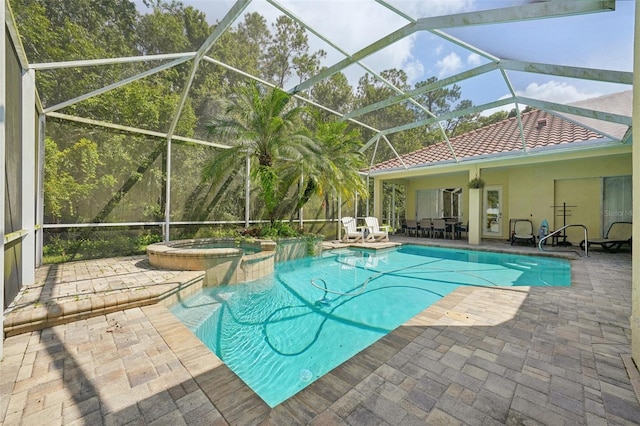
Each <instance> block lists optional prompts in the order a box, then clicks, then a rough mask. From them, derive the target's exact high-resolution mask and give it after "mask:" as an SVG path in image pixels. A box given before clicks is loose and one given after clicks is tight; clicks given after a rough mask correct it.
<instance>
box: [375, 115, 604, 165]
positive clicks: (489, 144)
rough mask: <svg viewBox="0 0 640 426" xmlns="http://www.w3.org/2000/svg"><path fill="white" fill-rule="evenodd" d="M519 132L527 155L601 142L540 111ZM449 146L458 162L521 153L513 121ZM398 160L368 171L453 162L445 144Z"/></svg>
mask: <svg viewBox="0 0 640 426" xmlns="http://www.w3.org/2000/svg"><path fill="white" fill-rule="evenodd" d="M522 129H523V134H524V139H525V140H526V144H527V151H529V150H533V149H537V148H544V147H551V146H558V145H563V144H569V143H579V142H584V141H589V140H594V139H602V138H603V136H602V135H600V134H598V133H596V132H595V131H592V130H589V129H586V128H584V127H581V126H578V125H576V124H574V123H571V122H569V121H567V120H565V119H563V118H561V117H558V116H555V115H552V114H549V113H547V112H545V111H542V110H534V111H531V112H528V113H525V114H522ZM450 142H451V147H452V148H453V149H454V151H455V153H456V157H457V158H458V160H463V159H472V158H474V157H481V156H487V155H492V154H500V153H513V154H517V153H518V152H520V153H521V152H522V151H523V147H522V139H521V138H520V130H519V128H518V120H517V119H516V118H515V117H513V118H508V119H506V120H503V121H500V122H498V123H494V124H492V125H489V126H486V127H482V128H480V129H477V130H473V131H471V132H468V133H465V134H463V135H459V136H456V137H454V138H451V139H450ZM401 158H402V162H401V161H400V159H398V158H393V159H390V160H387V161H384V162H381V163H378V164H375V165H374V166H373V167H372V168H371V171H382V170H389V169H397V168H404V166H403V162H404V164H405V165H406V166H407V167H410V168H411V167H416V166H427V165H430V164H433V163H440V162H447V161H453V160H454V157H453V154H452V153H451V150H450V149H449V147H448V146H447V144H446V142H439V143H437V144H434V145H429V146H426V147H424V148H421V149H419V150H417V151H414V152H410V153H408V154H404V155H402V156H401Z"/></svg>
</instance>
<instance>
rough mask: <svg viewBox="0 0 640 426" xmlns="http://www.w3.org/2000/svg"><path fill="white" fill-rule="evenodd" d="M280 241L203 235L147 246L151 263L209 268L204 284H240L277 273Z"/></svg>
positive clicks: (179, 267) (193, 269) (183, 267)
mask: <svg viewBox="0 0 640 426" xmlns="http://www.w3.org/2000/svg"><path fill="white" fill-rule="evenodd" d="M275 248H276V243H275V242H274V241H271V240H255V241H252V242H242V243H241V244H236V241H235V240H226V239H219V238H201V239H194V240H176V241H168V242H164V243H155V244H151V245H149V246H147V255H148V256H149V263H150V264H151V265H152V266H155V267H157V268H162V269H174V270H182V271H205V276H204V281H203V285H205V286H216V285H220V284H237V283H240V282H245V281H251V280H255V279H258V278H261V277H263V276H265V275H268V274H270V273H272V272H273V269H274V255H275Z"/></svg>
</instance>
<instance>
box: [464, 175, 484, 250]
mask: <svg viewBox="0 0 640 426" xmlns="http://www.w3.org/2000/svg"><path fill="white" fill-rule="evenodd" d="M476 176H477V172H476V171H472V170H469V180H471V179H473V178H474V177H476ZM468 191H469V229H468V230H467V235H468V236H469V244H474V245H478V244H480V240H481V235H482V226H481V217H482V191H484V189H482V188H469V189H468Z"/></svg>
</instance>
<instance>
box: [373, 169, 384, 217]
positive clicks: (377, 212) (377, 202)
mask: <svg viewBox="0 0 640 426" xmlns="http://www.w3.org/2000/svg"><path fill="white" fill-rule="evenodd" d="M383 200H384V192H382V179H380V178H377V179H375V178H374V179H373V215H374V216H375V217H377V218H378V219H379V220H380V223H381V224H382V222H383V221H384V218H383V217H382V202H383Z"/></svg>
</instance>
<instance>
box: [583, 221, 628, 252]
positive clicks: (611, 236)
mask: <svg viewBox="0 0 640 426" xmlns="http://www.w3.org/2000/svg"><path fill="white" fill-rule="evenodd" d="M632 233H633V223H631V222H613V223H612V224H611V226H609V230H608V231H607V235H606V236H605V237H604V238H594V239H593V240H589V244H588V245H587V249H588V248H589V247H590V246H591V245H592V244H596V245H599V246H602V248H603V249H605V250H608V251H610V252H616V251H618V250H620V247H622V245H623V244H628V245H629V247H631V235H632ZM614 247H615V249H614ZM580 248H581V249H582V250H584V240H582V241H581V242H580Z"/></svg>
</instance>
